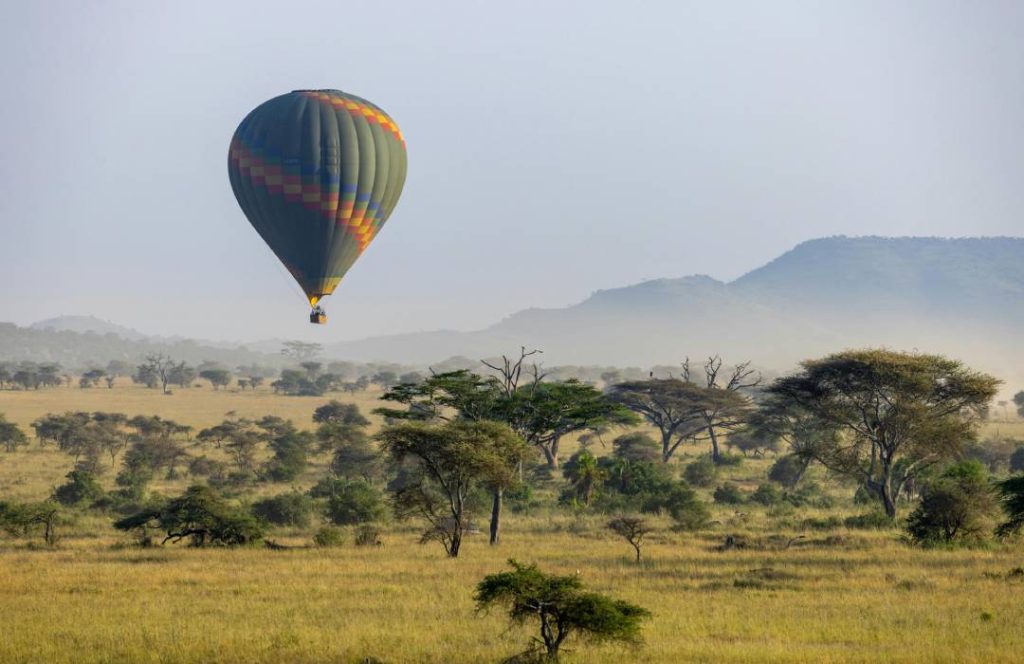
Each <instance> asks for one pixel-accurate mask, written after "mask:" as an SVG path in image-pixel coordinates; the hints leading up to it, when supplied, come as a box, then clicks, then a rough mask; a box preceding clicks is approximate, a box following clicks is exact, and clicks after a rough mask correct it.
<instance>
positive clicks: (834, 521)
mask: <svg viewBox="0 0 1024 664" xmlns="http://www.w3.org/2000/svg"><path fill="white" fill-rule="evenodd" d="M841 525H843V520H842V519H840V518H839V517H837V516H827V517H824V518H810V519H804V520H803V521H802V522H800V527H801V528H807V529H810V530H835V529H836V528H838V527H840V526H841Z"/></svg>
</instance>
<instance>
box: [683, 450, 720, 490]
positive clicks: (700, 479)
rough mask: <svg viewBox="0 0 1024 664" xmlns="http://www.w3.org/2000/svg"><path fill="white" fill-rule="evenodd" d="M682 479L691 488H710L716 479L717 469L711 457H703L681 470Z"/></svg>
mask: <svg viewBox="0 0 1024 664" xmlns="http://www.w3.org/2000/svg"><path fill="white" fill-rule="evenodd" d="M683 479H684V480H686V483H687V484H689V485H691V486H700V487H706V486H711V485H712V484H714V483H715V480H716V479H718V467H717V466H715V462H714V461H712V460H711V457H709V456H704V457H701V458H699V459H697V460H696V461H694V462H692V463H688V464H686V467H685V468H684V469H683Z"/></svg>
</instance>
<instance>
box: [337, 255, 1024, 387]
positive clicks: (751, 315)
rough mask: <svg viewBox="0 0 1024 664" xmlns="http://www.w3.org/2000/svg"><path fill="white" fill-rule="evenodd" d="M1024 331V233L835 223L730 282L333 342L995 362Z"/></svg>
mask: <svg viewBox="0 0 1024 664" xmlns="http://www.w3.org/2000/svg"><path fill="white" fill-rule="evenodd" d="M1022 335H1024V239H1022V238H978V239H942V238H880V237H862V238H849V237H832V238H825V239H819V240H812V241H809V242H805V243H802V244H800V245H799V246H797V247H795V248H794V249H792V250H790V251H788V252H786V253H785V254H783V255H782V256H779V257H778V258H776V259H775V260H773V261H771V262H770V263H768V264H767V265H764V266H763V267H760V268H757V269H755V270H752V271H751V272H748V273H747V274H745V275H743V276H742V277H740V278H739V279H736V280H735V281H733V282H730V283H724V282H721V281H717V280H715V279H712V278H711V277H706V276H689V277H682V278H677V279H657V280H653V281H646V282H643V283H639V284H635V285H632V286H626V287H623V288H615V289H609V290H602V291H597V292H596V293H594V294H593V295H591V296H590V297H589V298H587V299H586V300H584V301H583V302H580V303H579V304H576V305H573V306H569V307H565V308H558V309H527V310H525V311H521V312H519V313H516V314H513V315H511V316H509V317H507V318H505V319H504V320H502V321H500V322H498V323H496V324H495V325H493V326H491V327H489V328H487V329H485V330H481V331H477V332H444V331H440V332H429V333H418V334H403V335H395V336H387V337H376V338H371V339H364V340H361V341H354V342H347V343H341V344H336V345H333V346H331V347H330V349H329V350H330V351H331V353H332V354H334V355H338V356H344V357H346V358H349V359H352V360H370V359H384V358H386V359H388V360H390V361H395V362H410V363H418V362H428V361H430V360H431V359H432V358H438V357H447V356H450V355H455V354H462V355H468V356H470V357H483V356H490V355H493V354H494V353H496V352H502V351H505V352H511V351H514V350H515V349H517V348H519V346H521V345H526V346H529V347H536V348H542V349H544V351H545V359H546V360H550V361H551V362H554V363H566V364H597V363H600V364H617V365H619V366H625V365H634V366H650V365H652V364H657V363H671V362H675V361H678V360H680V359H682V358H683V357H684V356H686V355H690V356H702V355H707V354H713V353H721V354H723V355H725V356H727V357H729V358H751V359H753V360H755V361H756V362H758V363H760V364H762V365H766V366H773V367H778V368H788V367H791V366H793V365H794V364H795V363H796V362H798V361H799V360H801V359H804V358H807V357H813V356H815V355H817V354H821V353H826V352H830V351H835V350H839V349H842V348H844V347H850V346H865V345H872V346H889V347H894V348H901V349H908V350H909V349H914V348H917V349H919V350H922V351H937V352H944V353H950V354H952V355H955V356H958V357H961V358H963V359H964V360H967V361H970V362H972V363H974V364H976V365H977V366H979V367H984V368H987V369H988V370H992V371H995V370H997V369H1005V368H1006V367H1007V366H1008V365H1011V364H1015V365H1016V367H1024V362H1022V359H1024V353H1022V351H1021V349H1020V347H1021V346H1024V344H1022V343H1021V342H1020V339H1021V338H1022ZM1014 371H1017V372H1018V373H1019V371H1018V370H1016V368H1014Z"/></svg>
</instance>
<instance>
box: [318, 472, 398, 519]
mask: <svg viewBox="0 0 1024 664" xmlns="http://www.w3.org/2000/svg"><path fill="white" fill-rule="evenodd" d="M326 514H327V518H328V519H330V520H331V523H334V524H336V525H339V526H345V525H354V524H359V523H366V522H373V521H380V520H382V519H383V518H384V517H385V516H386V515H387V507H386V505H385V503H384V496H383V494H382V493H381V492H380V490H379V489H378V488H377V487H375V486H373V485H372V484H370V483H369V482H366V481H364V480H352V481H351V482H342V483H341V484H340V485H336V486H335V487H334V491H333V493H331V495H330V496H329V497H328V498H327V508H326Z"/></svg>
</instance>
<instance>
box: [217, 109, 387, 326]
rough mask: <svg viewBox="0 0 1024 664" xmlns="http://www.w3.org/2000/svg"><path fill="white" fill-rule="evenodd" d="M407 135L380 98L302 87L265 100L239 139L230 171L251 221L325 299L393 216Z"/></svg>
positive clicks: (322, 319)
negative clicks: (374, 100)
mask: <svg viewBox="0 0 1024 664" xmlns="http://www.w3.org/2000/svg"><path fill="white" fill-rule="evenodd" d="M405 168H406V157H405V139H404V138H403V137H402V132H401V131H399V129H398V125H396V124H395V122H394V120H392V119H391V118H390V117H389V116H388V115H387V114H386V113H385V112H384V111H382V110H381V109H380V108H379V107H377V106H375V105H374V104H372V103H370V102H368V101H366V100H365V99H361V98H359V97H356V96H354V95H350V94H348V93H346V92H341V91H340V90H295V91H294V92H289V93H288V94H284V95H281V96H280V97H275V98H273V99H271V100H270V101H267V102H265V103H263V104H260V105H259V106H257V107H256V109H255V110H253V111H252V112H251V113H249V115H247V116H246V117H245V119H244V120H242V123H241V124H240V125H238V129H237V130H235V135H234V136H233V137H232V139H231V148H230V150H229V152H228V175H229V176H230V178H231V188H232V190H234V192H235V198H237V199H238V204H239V205H240V206H241V207H242V211H243V212H244V213H245V216H246V217H248V219H249V223H251V224H252V226H253V228H255V229H256V232H257V233H259V234H260V237H262V238H263V240H264V241H265V242H266V243H267V244H268V245H269V246H270V248H271V249H272V250H273V251H274V253H275V254H276V255H277V257H278V258H279V259H280V260H281V262H282V263H284V266H285V267H286V268H287V269H288V271H289V272H290V273H291V274H292V276H293V277H295V280H296V281H297V282H299V286H300V287H301V288H302V290H303V291H304V292H305V294H306V297H307V298H308V299H309V304H310V306H311V307H313V311H312V313H310V317H309V320H310V322H311V323H320V324H323V323H326V322H327V316H326V314H325V313H324V311H323V308H322V307H321V306H320V304H319V302H320V300H322V299H323V298H324V297H325V296H327V295H330V294H331V293H333V292H334V289H335V288H337V286H338V283H339V282H340V281H341V279H342V277H344V276H345V273H346V272H348V270H349V268H351V267H352V264H353V263H355V261H356V259H358V258H359V256H360V255H361V254H362V253H363V251H365V250H366V247H367V246H369V244H370V242H372V241H373V238H374V237H376V235H377V233H378V232H380V229H381V227H382V226H384V223H385V222H386V221H387V220H388V217H389V216H390V215H391V212H392V210H394V208H395V203H397V202H398V196H399V195H400V194H401V193H402V185H403V184H404V183H405Z"/></svg>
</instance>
